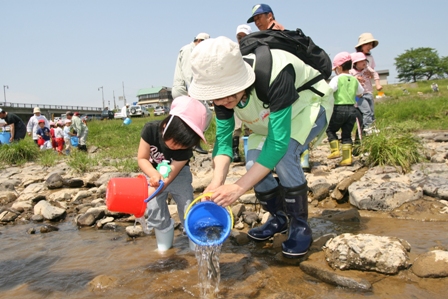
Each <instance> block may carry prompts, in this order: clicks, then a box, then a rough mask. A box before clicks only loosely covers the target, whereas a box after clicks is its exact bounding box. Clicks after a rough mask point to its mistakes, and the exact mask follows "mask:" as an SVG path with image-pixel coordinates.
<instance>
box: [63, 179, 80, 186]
mask: <svg viewBox="0 0 448 299" xmlns="http://www.w3.org/2000/svg"><path fill="white" fill-rule="evenodd" d="M63 184H64V186H66V187H68V188H81V187H82V186H84V181H83V180H81V179H67V180H64V181H63Z"/></svg>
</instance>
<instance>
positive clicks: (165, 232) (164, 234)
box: [154, 219, 174, 251]
mask: <svg viewBox="0 0 448 299" xmlns="http://www.w3.org/2000/svg"><path fill="white" fill-rule="evenodd" d="M154 231H155V233H156V241H157V249H159V251H167V250H168V249H170V248H171V247H173V240H174V220H173V219H171V223H170V225H169V226H168V227H167V228H165V229H157V228H155V229H154Z"/></svg>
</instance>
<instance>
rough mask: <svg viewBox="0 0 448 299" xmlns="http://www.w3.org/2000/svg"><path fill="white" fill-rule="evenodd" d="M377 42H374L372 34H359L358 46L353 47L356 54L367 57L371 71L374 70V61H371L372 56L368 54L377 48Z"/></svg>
mask: <svg viewBox="0 0 448 299" xmlns="http://www.w3.org/2000/svg"><path fill="white" fill-rule="evenodd" d="M378 44H379V42H378V40H376V39H375V38H374V37H373V35H372V33H369V32H366V33H363V34H361V35H360V36H359V37H358V44H357V45H356V46H355V49H356V52H362V53H364V55H366V57H367V61H368V62H369V66H370V67H371V68H372V69H375V67H376V65H375V59H373V56H372V54H370V51H371V50H372V49H373V48H375V47H376V46H378Z"/></svg>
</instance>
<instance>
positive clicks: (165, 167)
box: [157, 160, 171, 178]
mask: <svg viewBox="0 0 448 299" xmlns="http://www.w3.org/2000/svg"><path fill="white" fill-rule="evenodd" d="M169 162H170V161H168V160H163V161H162V163H160V164H159V165H157V171H158V172H159V173H160V174H161V175H162V176H163V178H167V177H168V175H169V174H170V172H171V166H170V164H168V163H169Z"/></svg>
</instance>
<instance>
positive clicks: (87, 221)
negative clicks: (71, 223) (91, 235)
mask: <svg viewBox="0 0 448 299" xmlns="http://www.w3.org/2000/svg"><path fill="white" fill-rule="evenodd" d="M105 211H106V207H98V208H90V209H88V210H87V211H86V213H85V214H83V215H81V216H79V217H78V218H77V220H76V223H77V224H78V225H79V226H91V225H93V224H94V223H95V221H97V220H98V219H101V218H103V216H104V212H105Z"/></svg>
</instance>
